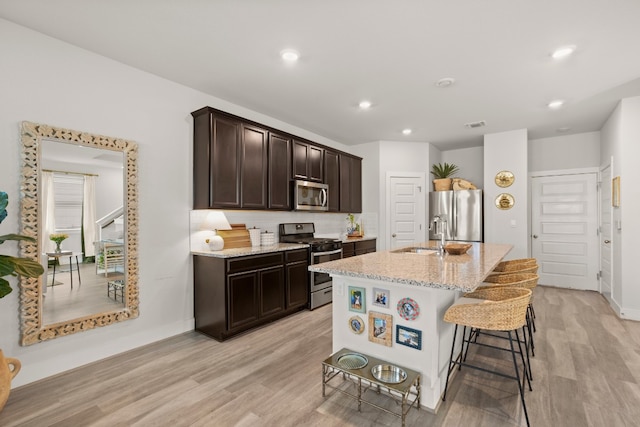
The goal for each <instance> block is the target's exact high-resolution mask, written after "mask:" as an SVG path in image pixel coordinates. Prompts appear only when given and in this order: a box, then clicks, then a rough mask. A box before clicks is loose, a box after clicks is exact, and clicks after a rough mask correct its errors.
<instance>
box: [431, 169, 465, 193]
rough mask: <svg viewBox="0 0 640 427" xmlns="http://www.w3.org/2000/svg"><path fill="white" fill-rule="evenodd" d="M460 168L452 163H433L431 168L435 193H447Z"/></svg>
mask: <svg viewBox="0 0 640 427" xmlns="http://www.w3.org/2000/svg"><path fill="white" fill-rule="evenodd" d="M459 170H460V168H459V167H458V166H457V165H455V164H453V163H446V162H445V163H434V164H433V165H432V166H431V174H432V175H433V178H434V179H433V189H434V190H435V191H449V190H451V185H452V183H453V180H452V178H453V176H454V174H455V173H456V172H458V171H459Z"/></svg>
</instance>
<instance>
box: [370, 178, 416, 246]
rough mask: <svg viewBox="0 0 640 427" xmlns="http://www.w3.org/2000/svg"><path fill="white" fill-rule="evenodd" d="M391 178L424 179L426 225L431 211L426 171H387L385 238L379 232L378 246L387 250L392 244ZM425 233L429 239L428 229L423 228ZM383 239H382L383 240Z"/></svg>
mask: <svg viewBox="0 0 640 427" xmlns="http://www.w3.org/2000/svg"><path fill="white" fill-rule="evenodd" d="M391 178H419V179H420V180H421V181H422V186H423V189H424V191H423V197H424V203H423V206H424V211H423V212H422V213H423V215H424V218H423V219H424V220H425V222H424V224H425V227H426V224H427V221H426V219H427V212H429V206H427V203H428V198H427V194H429V188H428V187H427V185H428V183H427V176H426V173H425V172H387V173H386V176H385V193H384V198H385V217H386V219H385V223H386V224H385V230H384V238H383V239H380V237H382V236H380V234H382V233H378V242H379V243H378V247H379V248H384V249H385V250H390V249H391V244H390V240H389V235H390V230H391ZM423 232H424V233H425V239H427V234H426V231H425V230H424V229H423ZM381 240H382V241H381Z"/></svg>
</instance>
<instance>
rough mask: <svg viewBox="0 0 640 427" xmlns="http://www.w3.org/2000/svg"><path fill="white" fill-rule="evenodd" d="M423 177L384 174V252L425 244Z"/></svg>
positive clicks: (399, 173) (413, 174)
mask: <svg viewBox="0 0 640 427" xmlns="http://www.w3.org/2000/svg"><path fill="white" fill-rule="evenodd" d="M425 200H426V194H425V174H424V173H421V172H416V173H401V172H397V173H393V172H389V173H387V201H388V203H387V212H386V214H387V233H388V236H389V238H388V240H387V242H388V245H387V249H390V250H391V249H396V248H399V247H403V246H410V245H413V244H415V243H421V242H424V241H425V227H424V224H425V218H426V216H425V215H426V213H425Z"/></svg>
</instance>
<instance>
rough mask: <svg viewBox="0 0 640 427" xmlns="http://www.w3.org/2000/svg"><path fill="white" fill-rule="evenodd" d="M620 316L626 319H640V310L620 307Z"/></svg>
mask: <svg viewBox="0 0 640 427" xmlns="http://www.w3.org/2000/svg"><path fill="white" fill-rule="evenodd" d="M618 316H620V318H622V319H626V320H637V321H640V310H635V309H630V308H620V309H619V311H618Z"/></svg>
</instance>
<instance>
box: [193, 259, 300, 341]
mask: <svg viewBox="0 0 640 427" xmlns="http://www.w3.org/2000/svg"><path fill="white" fill-rule="evenodd" d="M289 252H293V254H291V255H289ZM308 265H309V262H308V252H307V249H303V250H302V251H299V250H294V251H286V252H273V253H267V254H260V255H248V256H239V257H233V258H218V257H209V256H203V255H194V256H193V270H194V314H195V319H196V330H197V331H199V332H202V333H204V334H206V335H208V336H211V337H213V338H215V339H217V340H219V341H223V340H225V339H227V338H229V337H231V336H234V335H237V334H239V333H241V332H244V331H246V330H249V329H252V328H255V327H257V326H260V325H264V324H265V323H268V322H271V321H273V320H276V319H279V318H281V317H284V316H286V315H288V314H291V313H293V312H295V311H298V310H300V309H303V308H305V307H306V304H307V299H308V296H307V293H308V287H309V285H308V274H307V267H308ZM303 271H304V274H302V273H303ZM303 288H304V295H303V294H302V289H303Z"/></svg>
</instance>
